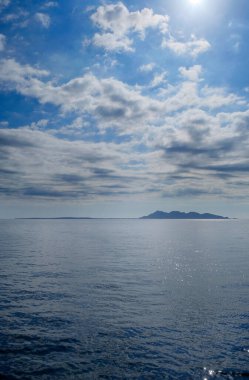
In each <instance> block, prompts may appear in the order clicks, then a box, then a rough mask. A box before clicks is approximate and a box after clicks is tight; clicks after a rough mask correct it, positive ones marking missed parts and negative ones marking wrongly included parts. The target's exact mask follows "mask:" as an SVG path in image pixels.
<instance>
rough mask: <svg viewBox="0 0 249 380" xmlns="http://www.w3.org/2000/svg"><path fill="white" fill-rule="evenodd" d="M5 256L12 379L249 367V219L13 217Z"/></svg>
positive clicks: (3, 327) (2, 242) (2, 367)
mask: <svg viewBox="0 0 249 380" xmlns="http://www.w3.org/2000/svg"><path fill="white" fill-rule="evenodd" d="M0 262H1V268H0V309H1V319H0V378H1V379H22V380H23V379H27V380H30V379H37V380H38V379H39V380H40V379H41V380H43V379H67V380H71V379H184V380H185V379H237V378H238V379H240V378H241V377H242V375H243V377H244V378H245V377H246V373H248V372H249V221H238V220H225V221H198V220H197V221H194V220H192V221H184V220H178V221H177V220H14V221H13V220H12V221H10V220H9V221H7V220H5V221H3V220H2V221H0ZM219 371H221V372H219ZM248 375H249V374H248Z"/></svg>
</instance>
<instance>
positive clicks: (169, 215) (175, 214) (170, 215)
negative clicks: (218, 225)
mask: <svg viewBox="0 0 249 380" xmlns="http://www.w3.org/2000/svg"><path fill="white" fill-rule="evenodd" d="M140 219H229V218H228V217H225V216H221V215H215V214H210V213H204V214H199V213H198V212H194V211H191V212H187V213H186V212H181V211H171V212H164V211H155V212H153V213H152V214H149V215H146V216H142V217H141V218H140Z"/></svg>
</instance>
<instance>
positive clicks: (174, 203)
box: [0, 0, 249, 218]
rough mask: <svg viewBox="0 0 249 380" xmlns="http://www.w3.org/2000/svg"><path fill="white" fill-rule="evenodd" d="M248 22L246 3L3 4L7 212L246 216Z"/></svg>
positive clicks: (1, 123)
mask: <svg viewBox="0 0 249 380" xmlns="http://www.w3.org/2000/svg"><path fill="white" fill-rule="evenodd" d="M248 21H249V1H248V0H236V1H235V0H153V1H149V0H139V1H138V0H127V1H123V2H121V1H96V0H91V1H90V0H89V1H88V0H71V1H67V0H62V1H45V0H36V1H32V2H30V1H28V0H21V1H16V0H0V218H13V217H57V216H76V217H79V216H91V217H139V216H142V215H146V214H149V213H151V212H153V211H155V210H163V211H171V210H181V211H198V212H212V213H218V214H221V215H224V216H230V217H241V218H248V217H249V191H248V189H249V176H248V174H249V108H248V104H249V103H248V100H249V99H248V97H249V75H248V67H249V48H248V39H249V22H248Z"/></svg>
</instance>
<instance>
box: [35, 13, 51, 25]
mask: <svg viewBox="0 0 249 380" xmlns="http://www.w3.org/2000/svg"><path fill="white" fill-rule="evenodd" d="M35 18H36V20H37V21H38V22H39V23H40V24H41V25H42V26H43V27H44V28H46V29H47V28H49V26H50V21H51V20H50V16H49V15H47V14H46V13H41V12H37V13H36V14H35Z"/></svg>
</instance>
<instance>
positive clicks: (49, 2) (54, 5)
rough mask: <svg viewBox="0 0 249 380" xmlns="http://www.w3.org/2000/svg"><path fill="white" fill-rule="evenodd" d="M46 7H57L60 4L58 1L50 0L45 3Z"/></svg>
mask: <svg viewBox="0 0 249 380" xmlns="http://www.w3.org/2000/svg"><path fill="white" fill-rule="evenodd" d="M43 6H44V7H45V8H55V7H58V6H59V4H58V3H57V1H48V2H47V3H45V4H44V5H43Z"/></svg>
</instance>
